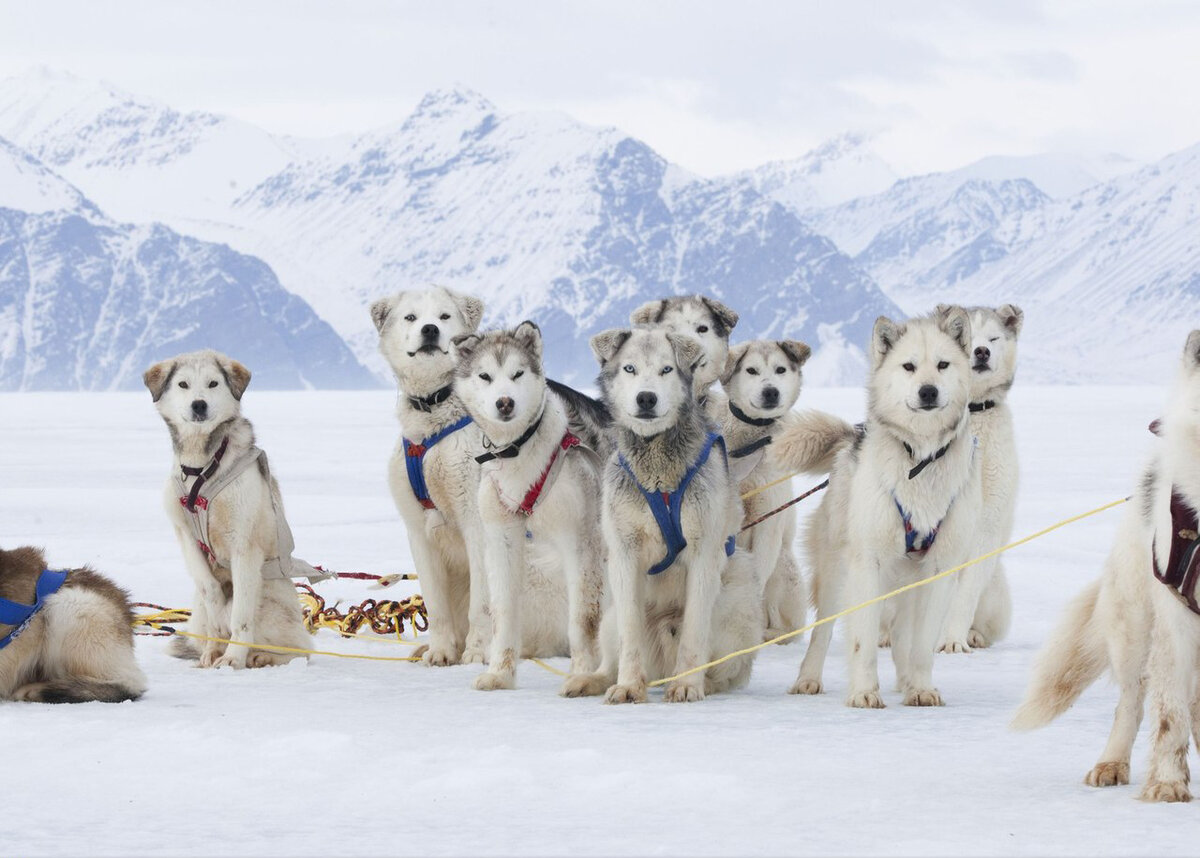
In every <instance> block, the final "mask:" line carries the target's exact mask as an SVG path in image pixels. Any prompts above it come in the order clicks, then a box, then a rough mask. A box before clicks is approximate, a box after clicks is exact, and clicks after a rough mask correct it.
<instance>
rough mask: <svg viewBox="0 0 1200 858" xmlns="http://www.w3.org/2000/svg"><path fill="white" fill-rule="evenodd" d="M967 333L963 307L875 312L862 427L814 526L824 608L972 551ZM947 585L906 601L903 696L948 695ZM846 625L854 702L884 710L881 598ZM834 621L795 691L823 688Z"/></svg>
mask: <svg viewBox="0 0 1200 858" xmlns="http://www.w3.org/2000/svg"><path fill="white" fill-rule="evenodd" d="M970 342H971V322H970V319H969V318H968V316H967V313H966V311H964V310H962V309H961V308H956V309H954V310H952V311H950V312H948V313H946V314H942V315H939V316H936V317H930V318H921V319H914V320H910V321H909V322H907V323H904V324H897V323H895V322H892V321H890V320H889V319H885V318H880V319H878V320H877V321H876V322H875V329H874V331H873V333H872V338H871V346H870V352H871V361H872V366H871V374H870V379H869V381H868V394H869V402H868V412H867V422H866V424H865V429H864V432H863V434H862V435H861V437H860V438H859V440H858V441H857V442H856V443H854V444H852V445H849V446H847V447H844V448H843V449H842V450H841V452H839V453H838V455H837V458H836V460H835V463H834V466H833V470H832V472H831V474H830V477H829V489H828V490H827V491H826V493H825V496H824V498H823V499H822V501H821V505H820V506H819V507H818V508H817V510H816V511H815V512H814V514H813V516H812V518H811V519H810V520H809V523H808V527H807V533H806V541H807V544H808V551H809V557H810V560H811V562H812V564H813V575H814V582H813V588H814V590H815V595H816V601H817V613H818V616H820V617H827V616H829V615H830V614H832V613H834V612H835V611H836V610H837V609H838V608H839V607H842V606H848V605H857V604H859V603H861V602H865V601H867V600H869V599H871V598H873V597H875V596H879V595H880V594H882V593H884V592H886V591H888V590H891V589H894V588H895V587H896V586H898V585H899V584H902V583H908V582H912V581H916V580H918V579H921V578H926V577H929V576H930V575H933V574H934V573H936V572H938V571H940V570H943V569H946V568H949V567H951V566H954V565H957V564H958V563H960V562H962V561H963V560H965V559H967V557H968V555H969V552H970V550H971V548H972V547H973V545H974V535H973V534H974V529H975V527H976V525H977V524H978V521H979V514H980V506H981V503H982V499H981V492H980V473H979V462H978V458H977V456H976V453H975V444H974V441H973V439H972V437H971V435H970V433H969V430H968V422H967V403H968V401H969V399H970V383H971V381H970V376H971V361H970V358H969V356H968V349H969V346H970ZM949 595H950V593H949V587H948V583H947V582H946V581H944V580H943V581H939V582H937V583H934V584H930V585H926V586H923V587H920V588H918V589H916V590H913V591H911V592H909V593H907V594H905V595H904V596H901V597H898V599H897V607H896V620H895V625H894V627H893V630H892V639H893V650H892V654H893V659H894V661H895V664H896V675H897V685H898V687H899V689H900V690H901V691H902V692H903V695H904V703H905V704H906V705H910V706H939V705H941V703H942V698H941V695H940V694H939V693H938V691H937V689H936V688H934V685H933V655H934V648H935V646H936V645H937V638H938V633H939V631H940V629H941V625H942V622H943V620H944V618H945V612H946V607H947V604H948V600H949ZM846 625H847V643H848V646H849V652H850V658H849V661H850V665H849V666H850V682H849V691H848V694H847V698H846V702H847V705H849V706H855V707H869V708H882V707H883V705H884V704H883V698H882V697H881V696H880V693H879V674H878V667H877V652H878V649H877V646H876V644H877V640H878V636H879V625H880V607H879V605H878V604H876V605H873V606H871V607H868V608H864V609H862V610H859V611H856V612H855V613H853V614H851V615H850V616H849V617H848V618H847V623H846ZM831 626H832V624H826V625H823V626H820V627H818V628H817V629H815V630H814V631H813V634H812V638H811V640H810V642H809V647H808V651H807V652H806V653H805V655H804V662H803V664H802V665H801V667H800V675H799V677H798V678H797V679H796V682H795V684H794V685H793V686H792V688H791V693H793V694H817V693H819V692H820V691H821V674H822V668H823V666H824V662H825V655H826V652H827V651H828V648H829V639H830V636H831V634H832V628H831Z"/></svg>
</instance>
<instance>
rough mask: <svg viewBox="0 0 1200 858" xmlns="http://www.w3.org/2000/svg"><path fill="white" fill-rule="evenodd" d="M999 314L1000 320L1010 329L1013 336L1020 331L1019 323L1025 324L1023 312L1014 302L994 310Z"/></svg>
mask: <svg viewBox="0 0 1200 858" xmlns="http://www.w3.org/2000/svg"><path fill="white" fill-rule="evenodd" d="M996 312H997V313H999V314H1000V321H1001V322H1003V323H1004V327H1005V328H1007V329H1008V330H1010V331H1012V335H1013V336H1014V337H1015V336H1017V335H1018V334H1020V333H1021V325H1023V324H1025V313H1024V311H1023V310H1022V309H1021V308H1020V307H1018V306H1017V305H1016V304H1005V305H1004V306H1003V307H1000V308H999V309H997V310H996Z"/></svg>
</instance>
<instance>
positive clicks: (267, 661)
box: [246, 650, 296, 667]
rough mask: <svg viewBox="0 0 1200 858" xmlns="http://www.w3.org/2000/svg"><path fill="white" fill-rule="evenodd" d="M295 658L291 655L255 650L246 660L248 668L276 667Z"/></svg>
mask: <svg viewBox="0 0 1200 858" xmlns="http://www.w3.org/2000/svg"><path fill="white" fill-rule="evenodd" d="M293 658H296V656H295V655H293V654H290V653H283V652H266V651H265V650H255V651H254V652H252V653H250V655H249V656H248V657H247V658H246V667H276V666H277V665H280V664H287V663H288V662H289V661H291V660H292V659H293Z"/></svg>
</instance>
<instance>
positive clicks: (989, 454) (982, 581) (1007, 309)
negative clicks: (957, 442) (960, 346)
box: [937, 304, 1024, 652]
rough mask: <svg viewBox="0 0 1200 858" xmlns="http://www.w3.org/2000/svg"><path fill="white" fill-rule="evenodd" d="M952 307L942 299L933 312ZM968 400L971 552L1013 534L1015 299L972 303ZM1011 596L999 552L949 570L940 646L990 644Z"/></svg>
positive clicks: (999, 634) (964, 648) (1020, 317)
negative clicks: (975, 475) (974, 513)
mask: <svg viewBox="0 0 1200 858" xmlns="http://www.w3.org/2000/svg"><path fill="white" fill-rule="evenodd" d="M953 309H954V308H953V307H950V306H949V305H946V304H939V305H938V308H937V312H938V313H941V314H947V313H951V312H953ZM967 312H968V313H970V316H971V359H972V363H971V404H970V405H969V406H968V412H969V414H970V416H969V417H968V423H969V431H970V433H971V434H972V435H974V436H975V437H976V438H977V439H978V440H979V461H980V470H981V473H982V479H983V512H982V514H981V516H980V519H979V527H978V530H977V534H978V537H979V538H978V539H977V540H976V544H975V547H974V548H973V549H972V551H971V556H972V557H978V556H980V555H983V554H986V553H988V552H989V551H992V550H994V549H996V548H999V547H1000V546H1001V545H1005V544H1006V543H1007V542H1008V541H1009V540H1010V539H1011V538H1012V528H1013V513H1014V510H1015V508H1016V503H1017V442H1016V438H1015V437H1014V436H1013V422H1012V410H1011V409H1010V408H1009V407H1008V391H1009V390H1010V389H1011V388H1012V384H1013V377H1014V376H1015V375H1016V371H1017V336H1018V335H1019V334H1020V333H1021V323H1022V322H1023V321H1024V314H1023V313H1022V312H1021V308H1020V307H1017V306H1014V305H1013V304H1004V305H1003V306H1001V307H997V308H995V309H992V308H990V307H971V308H968V310H967ZM1011 617H1012V599H1011V597H1010V595H1009V592H1008V580H1007V578H1005V575H1004V567H1003V565H1002V564H1001V561H1000V558H999V557H994V558H992V559H990V560H985V561H983V562H982V563H980V564H979V565H977V566H973V567H971V568H969V569H964V570H963V571H962V572H959V573H958V574H957V575H955V576H954V595H953V596H952V597H951V600H950V610H949V612H948V613H947V615H946V626H945V628H944V629H943V631H942V639H941V642H940V644H939V646H938V649H939V650H940V651H941V652H970V650H971V648H972V647H988V646H991V645H992V644H993V643H995V642H996V641H998V640H1000V639H1001V638H1003V637H1004V635H1005V634H1007V633H1008V625H1009V621H1010V619H1011Z"/></svg>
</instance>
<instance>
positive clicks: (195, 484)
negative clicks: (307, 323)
mask: <svg viewBox="0 0 1200 858" xmlns="http://www.w3.org/2000/svg"><path fill="white" fill-rule="evenodd" d="M143 380H144V381H145V383H146V387H147V388H148V389H149V390H150V394H151V396H153V398H154V405H155V407H156V408H157V409H158V413H159V414H160V415H161V416H162V418H163V420H164V421H165V422H166V424H167V429H168V431H170V433H171V444H172V447H173V448H174V464H173V466H172V468H171V476H170V477H168V479H167V485H166V490H165V493H164V498H163V501H164V505H165V506H166V510H167V517H168V518H169V519H170V520H171V523H172V524H173V525H174V526H175V535H176V537H177V538H178V539H179V545H180V548H182V549H183V560H184V565H186V566H187V570H188V572H189V573H191V576H192V579H193V581H195V584H196V600H195V604H194V606H193V608H192V617H191V619H190V620H189V621H188V624H187V630H188V631H190V632H193V633H195V634H199V635H204V636H206V637H210V638H220V639H224V640H229V639H232V640H236V641H243V642H247V643H259V644H271V645H274V646H283V647H294V648H299V649H304V648H306V647H307V646H308V642H309V636H308V632H307V631H305V629H304V624H303V622H302V621H301V614H300V602H299V600H298V599H297V598H296V591H295V589H294V588H293V586H292V581H291V579H292V578H293V577H309V578H313V579H320V578H324V577H328V576H326V575H325V574H324V573H321V572H318V571H317V570H315V569H313V567H311V566H309V565H307V564H305V563H303V562H301V561H298V560H295V559H294V558H293V557H292V548H293V542H292V533H291V530H289V529H288V525H287V520H286V518H285V517H284V512H283V499H282V498H281V497H280V494H279V485H278V483H276V482H275V479H274V478H273V477H272V476H271V471H270V468H269V467H268V465H267V458H266V454H265V453H263V451H262V450H260V449H259V448H258V447H256V446H255V445H254V429H253V427H251V425H250V421H248V420H246V419H245V418H244V417H242V415H241V399H242V394H243V392H245V390H246V385H248V384H249V383H250V371H249V370H248V369H246V368H245V367H244V366H242V365H241V364H240V363H238V362H237V361H235V360H230V359H229V358H228V357H226V356H225V355H222V354H218V353H217V352H214V351H199V352H189V353H188V354H183V355H179V356H178V357H174V358H171V359H170V360H165V361H162V362H161V363H156V364H155V365H154V366H152V367H150V369H148V370H146V373H145V375H144V376H143ZM172 647H173V654H174V655H176V656H178V657H179V658H199V659H200V666H201V667H234V668H242V667H263V666H265V665H273V664H283V663H284V662H287V661H290V660H291V659H293V658H296V657H297V654H296V653H290V652H276V651H272V650H265V649H253V650H252V649H250V648H249V647H246V646H241V645H236V644H231V645H229V646H228V648H226V645H225V644H223V643H218V642H217V641H214V640H209V641H203V642H193V641H192V640H189V639H187V638H183V637H176V638H175V639H174V641H173V642H172Z"/></svg>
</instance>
